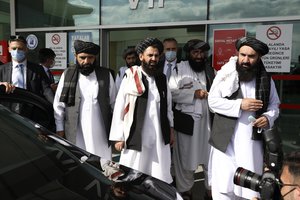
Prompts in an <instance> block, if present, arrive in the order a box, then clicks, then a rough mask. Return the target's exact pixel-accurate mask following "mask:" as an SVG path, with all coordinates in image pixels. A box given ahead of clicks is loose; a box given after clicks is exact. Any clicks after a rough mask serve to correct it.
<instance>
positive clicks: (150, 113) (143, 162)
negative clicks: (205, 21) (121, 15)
mask: <svg viewBox="0 0 300 200" xmlns="http://www.w3.org/2000/svg"><path fill="white" fill-rule="evenodd" d="M136 51H137V53H138V55H139V59H140V61H141V66H133V67H131V68H129V69H127V70H126V73H125V76H124V78H123V80H122V83H121V86H120V89H119V92H118V95H117V98H116V104H115V109H114V113H113V120H112V126H111V131H110V137H109V139H110V140H111V141H114V142H115V148H116V150H118V151H121V156H120V161H119V162H120V164H122V165H125V166H128V167H130V168H133V169H136V170H139V171H141V172H143V173H145V174H148V175H151V176H153V177H155V178H158V179H160V180H163V181H165V182H167V183H171V182H172V181H173V180H172V176H171V173H170V167H171V152H170V145H172V143H173V142H174V136H173V128H172V127H173V112H172V103H171V102H172V99H171V93H170V91H169V88H168V85H167V80H166V76H165V75H164V74H162V73H161V72H160V70H159V65H158V61H159V56H160V55H161V53H162V52H163V45H162V42H161V41H159V40H158V39H156V38H146V39H144V40H143V41H141V42H140V43H139V44H138V45H137V46H136Z"/></svg>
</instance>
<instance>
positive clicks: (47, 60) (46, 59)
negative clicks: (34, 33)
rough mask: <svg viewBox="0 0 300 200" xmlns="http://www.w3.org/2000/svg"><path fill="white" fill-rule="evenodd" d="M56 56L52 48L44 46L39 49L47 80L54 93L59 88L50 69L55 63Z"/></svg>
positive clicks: (40, 60)
mask: <svg viewBox="0 0 300 200" xmlns="http://www.w3.org/2000/svg"><path fill="white" fill-rule="evenodd" d="M55 57H56V54H55V53H54V51H53V50H52V49H50V48H42V49H40V50H39V62H40V65H41V66H42V67H43V69H44V72H45V74H44V75H45V79H46V82H47V83H48V84H49V85H50V87H51V89H52V91H53V93H54V94H55V91H56V88H57V84H56V83H55V80H54V77H53V74H52V73H51V71H50V69H51V68H52V67H54V65H55Z"/></svg>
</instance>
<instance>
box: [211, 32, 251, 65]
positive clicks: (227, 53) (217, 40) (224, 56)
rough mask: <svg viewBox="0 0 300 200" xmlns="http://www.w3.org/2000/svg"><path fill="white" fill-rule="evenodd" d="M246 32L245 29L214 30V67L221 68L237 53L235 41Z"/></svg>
mask: <svg viewBox="0 0 300 200" xmlns="http://www.w3.org/2000/svg"><path fill="white" fill-rule="evenodd" d="M245 34H246V31H245V29H228V30H224V29H222V30H214V37H213V39H214V43H213V45H214V46H213V67H214V68H215V69H216V70H219V69H221V67H222V66H223V65H224V64H226V63H227V62H228V61H229V58H230V57H231V56H235V55H236V48H235V42H236V40H237V39H239V38H241V37H244V36H245Z"/></svg>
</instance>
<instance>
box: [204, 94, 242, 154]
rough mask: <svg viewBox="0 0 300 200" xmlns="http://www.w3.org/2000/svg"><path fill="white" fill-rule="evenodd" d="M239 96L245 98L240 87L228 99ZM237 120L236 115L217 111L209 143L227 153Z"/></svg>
mask: <svg viewBox="0 0 300 200" xmlns="http://www.w3.org/2000/svg"><path fill="white" fill-rule="evenodd" d="M237 98H243V96H242V92H241V90H240V89H238V90H237V91H236V92H235V93H233V94H232V95H231V97H229V98H228V99H237ZM236 120H237V118H236V117H228V116H225V115H221V114H218V113H215V115H214V122H213V126H212V131H211V135H210V138H209V144H211V145H212V146H213V147H215V148H216V149H218V150H220V151H222V152H224V153H225V152H226V149H227V146H228V144H229V143H230V140H231V137H232V135H233V133H234V128H235V125H236Z"/></svg>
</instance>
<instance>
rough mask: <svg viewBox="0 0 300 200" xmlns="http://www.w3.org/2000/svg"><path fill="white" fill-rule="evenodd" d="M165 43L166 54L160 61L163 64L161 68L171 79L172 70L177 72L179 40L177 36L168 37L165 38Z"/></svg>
mask: <svg viewBox="0 0 300 200" xmlns="http://www.w3.org/2000/svg"><path fill="white" fill-rule="evenodd" d="M163 45H164V54H163V56H162V59H161V60H160V61H159V65H160V66H162V67H161V70H163V73H164V74H165V75H166V77H167V80H169V79H170V76H171V74H172V72H173V71H176V72H177V66H176V65H177V62H178V61H177V51H178V47H177V40H176V39H175V38H166V39H164V40H163Z"/></svg>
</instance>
